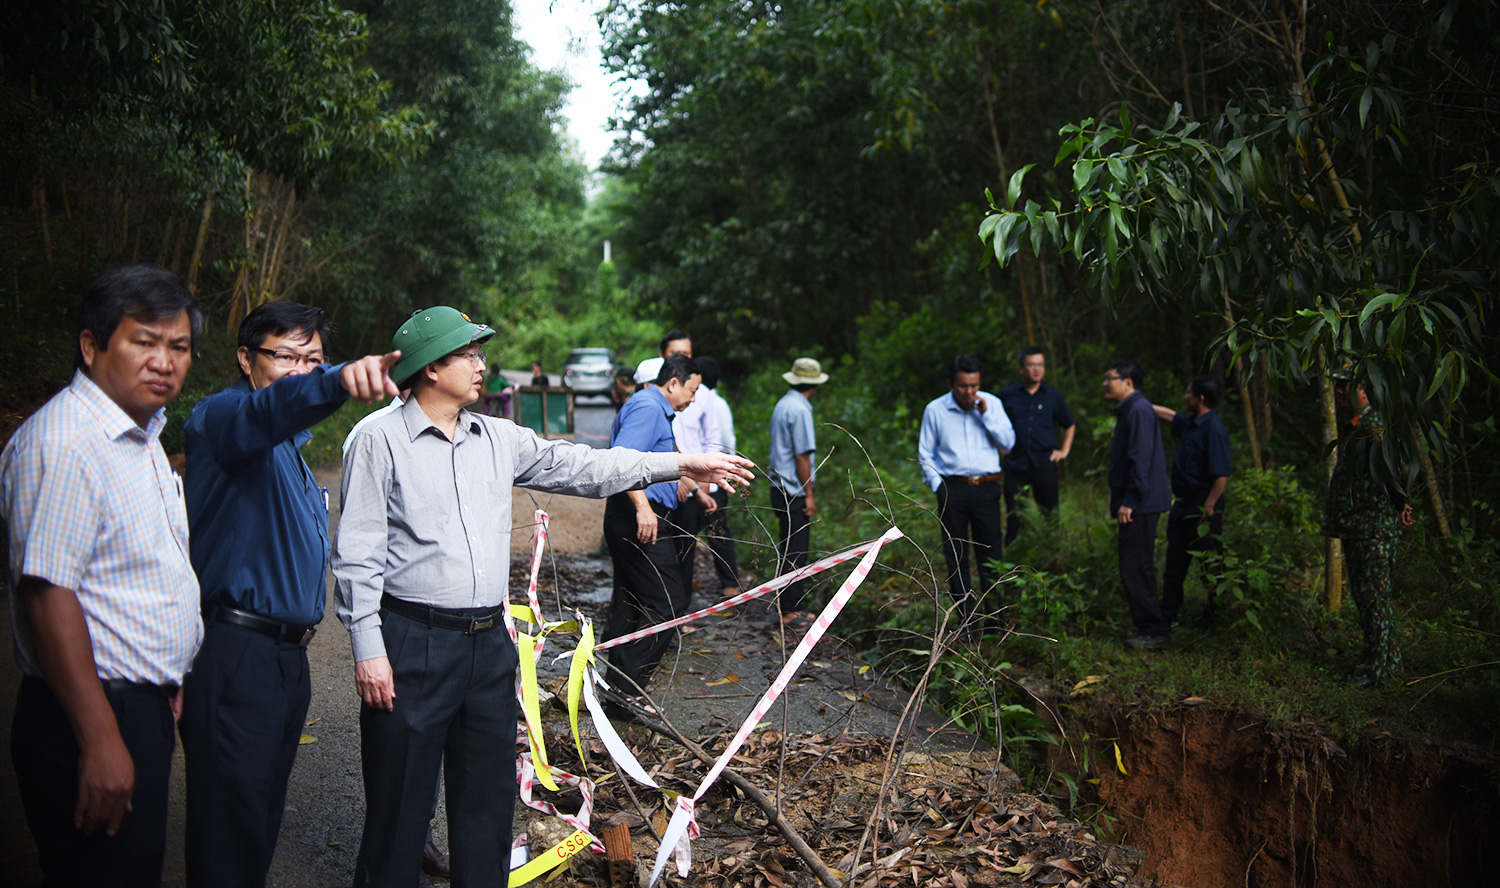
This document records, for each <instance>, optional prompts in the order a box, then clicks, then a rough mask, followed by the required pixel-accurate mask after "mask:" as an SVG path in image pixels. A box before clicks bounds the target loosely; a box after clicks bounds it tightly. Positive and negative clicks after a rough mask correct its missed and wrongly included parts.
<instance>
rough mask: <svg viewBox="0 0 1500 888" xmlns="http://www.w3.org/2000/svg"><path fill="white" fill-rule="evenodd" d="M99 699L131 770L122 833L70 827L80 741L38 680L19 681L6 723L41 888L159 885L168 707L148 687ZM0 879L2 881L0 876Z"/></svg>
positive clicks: (169, 743)
mask: <svg viewBox="0 0 1500 888" xmlns="http://www.w3.org/2000/svg"><path fill="white" fill-rule="evenodd" d="M104 695H105V697H106V698H107V699H108V700H109V705H110V708H111V709H113V710H114V713H115V722H116V724H118V725H119V727H120V737H121V739H123V740H124V741H125V748H126V749H127V750H129V751H130V759H131V762H132V763H133V764H134V766H135V790H134V792H133V793H132V794H131V797H130V810H129V811H127V812H125V818H124V819H123V820H122V821H121V822H120V829H119V830H118V831H117V832H116V833H115V834H114V835H113V836H108V835H105V833H104V829H103V828H102V827H101V828H100V829H99V830H97V831H96V832H95V833H94V834H93V835H92V836H86V835H84V834H83V833H82V832H81V831H80V830H79V829H78V828H77V827H75V826H73V811H74V809H75V807H76V806H77V803H78V755H79V749H78V739H77V737H76V736H75V735H74V733H73V727H72V725H71V724H70V723H69V722H68V717H67V714H66V713H64V712H63V708H62V705H61V704H60V703H58V701H57V697H55V696H54V695H53V693H52V690H51V689H50V688H48V687H47V683H46V682H45V681H43V680H42V679H40V678H23V679H21V687H20V690H19V691H17V692H16V712H15V720H14V721H13V722H12V723H11V732H10V757H11V762H12V764H13V765H14V766H15V769H16V783H17V785H18V787H19V789H20V794H21V807H22V808H23V809H24V810H25V812H26V825H27V826H29V827H30V828H31V836H32V838H33V839H34V840H35V841H36V847H37V853H38V856H39V857H40V858H41V864H42V885H43V886H44V888H74V886H77V888H160V885H161V869H162V858H163V857H164V856H165V854H166V847H167V795H168V793H167V784H168V780H169V778H170V775H171V771H172V748H173V745H174V743H175V737H174V736H173V733H172V708H171V705H170V703H169V702H168V700H167V698H166V697H165V696H164V695H163V694H162V693H161V692H160V691H158V690H157V689H156V688H155V687H154V686H151V685H144V686H141V687H139V688H131V689H127V690H116V689H113V688H106V689H105V691H104ZM0 881H6V880H5V879H0Z"/></svg>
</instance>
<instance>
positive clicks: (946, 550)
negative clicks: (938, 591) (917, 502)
mask: <svg viewBox="0 0 1500 888" xmlns="http://www.w3.org/2000/svg"><path fill="white" fill-rule="evenodd" d="M937 504H938V519H939V520H940V521H941V522H942V524H943V557H944V558H945V559H946V560H947V563H948V594H949V595H950V596H951V597H952V598H953V601H954V603H956V604H957V605H958V609H959V613H961V614H962V615H963V617H964V621H965V622H967V621H968V619H969V618H970V617H972V616H974V611H975V608H976V607H978V605H979V600H980V599H983V600H984V601H985V607H986V609H987V610H988V609H989V608H991V607H994V608H1000V607H1003V606H1004V601H1003V600H1002V597H1001V596H1000V593H999V589H998V585H997V584H998V582H999V580H1000V574H999V572H998V571H996V570H995V568H994V567H993V566H992V565H991V562H992V561H994V560H998V559H999V558H1000V557H1001V556H1002V555H1003V554H1004V551H1005V549H1004V543H1003V542H1002V540H1001V537H1002V534H1001V529H1000V484H999V483H998V482H995V481H990V482H987V483H985V484H950V483H949V482H947V481H944V482H942V483H941V484H939V485H938V489H937ZM971 533H972V534H973V538H974V547H973V548H974V560H975V561H977V562H978V564H979V590H980V591H979V595H978V596H977V597H976V596H975V594H974V590H973V587H972V585H971V584H970V580H969V537H970V534H971Z"/></svg>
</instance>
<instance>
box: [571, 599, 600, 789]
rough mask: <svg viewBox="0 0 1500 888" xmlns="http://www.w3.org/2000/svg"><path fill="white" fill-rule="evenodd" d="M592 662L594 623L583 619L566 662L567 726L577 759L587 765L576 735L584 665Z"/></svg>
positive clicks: (586, 758)
mask: <svg viewBox="0 0 1500 888" xmlns="http://www.w3.org/2000/svg"><path fill="white" fill-rule="evenodd" d="M593 662H594V624H593V623H592V622H590V621H588V620H584V621H583V637H581V638H579V639H578V647H577V648H576V649H574V651H573V662H572V663H570V664H568V726H569V727H571V728H572V729H573V742H574V744H576V745H577V746H578V760H579V761H580V762H583V763H584V766H585V767H587V766H588V761H589V760H588V757H587V756H585V755H584V754H583V738H582V737H580V736H579V735H578V698H579V696H580V695H582V693H583V681H584V677H583V673H584V669H585V667H587V666H588V665H589V664H590V663H593Z"/></svg>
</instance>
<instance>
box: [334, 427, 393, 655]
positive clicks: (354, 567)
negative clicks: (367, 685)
mask: <svg viewBox="0 0 1500 888" xmlns="http://www.w3.org/2000/svg"><path fill="white" fill-rule="evenodd" d="M391 479H392V463H391V452H390V448H389V447H388V446H386V443H385V440H384V438H383V436H380V435H375V434H372V433H369V432H361V433H359V434H357V435H356V436H355V437H354V439H353V441H352V442H351V443H350V446H349V452H348V453H347V454H346V455H345V456H344V480H343V486H342V488H341V498H342V503H343V505H342V510H343V511H342V515H341V516H340V518H339V532H338V541H337V544H336V545H335V546H334V555H333V575H334V578H335V579H336V580H337V586H336V589H337V591H336V597H337V601H336V604H337V606H338V615H339V619H340V620H341V621H342V622H343V624H344V627H345V628H346V629H348V630H349V639H350V641H351V642H352V643H353V645H354V660H355V662H361V661H364V660H370V659H373V658H376V657H384V656H385V655H386V652H385V638H384V636H382V635H381V633H380V595H381V593H382V592H383V591H384V589H385V572H386V559H387V553H388V548H389V543H388V540H389V533H390V514H389V503H390V496H391Z"/></svg>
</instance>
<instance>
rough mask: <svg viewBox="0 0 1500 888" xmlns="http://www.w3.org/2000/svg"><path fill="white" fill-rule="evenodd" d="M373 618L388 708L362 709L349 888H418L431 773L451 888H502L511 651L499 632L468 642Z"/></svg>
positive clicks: (511, 727)
mask: <svg viewBox="0 0 1500 888" xmlns="http://www.w3.org/2000/svg"><path fill="white" fill-rule="evenodd" d="M491 612H493V609H492V608H490V609H483V610H453V611H444V613H449V614H453V615H456V616H462V617H474V616H480V615H482V614H485V613H491ZM380 619H381V627H380V631H381V635H382V636H383V637H384V638H385V649H386V654H387V656H388V657H389V658H390V661H391V669H392V670H393V672H394V673H395V680H396V703H395V708H394V709H393V710H392V711H390V712H384V711H382V710H378V709H373V708H371V707H369V706H361V707H360V712H359V733H360V752H361V754H362V762H361V764H362V769H363V772H364V784H365V828H364V836H363V837H362V838H361V840H360V844H359V858H358V860H357V861H356V862H355V867H354V885H355V886H356V888H363V886H367V885H368V886H382V888H385V886H390V888H411V886H412V885H416V884H417V882H418V879H419V878H421V876H420V873H419V870H420V867H421V865H422V844H423V843H424V842H425V841H426V838H427V824H428V821H429V819H430V818H431V815H432V787H433V786H434V785H435V784H436V783H437V780H438V769H439V767H441V768H442V769H443V778H444V780H445V781H446V782H447V784H448V844H449V862H450V865H451V866H452V869H453V876H452V881H453V884H454V885H455V886H457V888H468V886H487V888H503V886H505V884H506V882H507V881H508V879H509V876H510V844H511V819H512V818H513V817H514V816H515V810H516V667H517V665H518V664H519V662H520V661H519V658H518V656H517V654H516V646H515V645H514V644H513V643H511V640H510V636H509V635H507V634H506V632H505V628H504V627H503V626H501V625H497V626H496V628H494V629H491V630H489V631H486V632H478V633H475V634H474V635H466V634H465V633H463V632H460V631H457V630H454V629H442V628H437V627H434V626H429V625H427V623H426V622H424V621H419V620H413V619H410V618H408V617H403V616H401V615H400V614H396V613H392V612H391V611H389V610H386V609H381V611H380ZM496 622H497V624H498V623H499V620H498V619H497V620H496Z"/></svg>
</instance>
